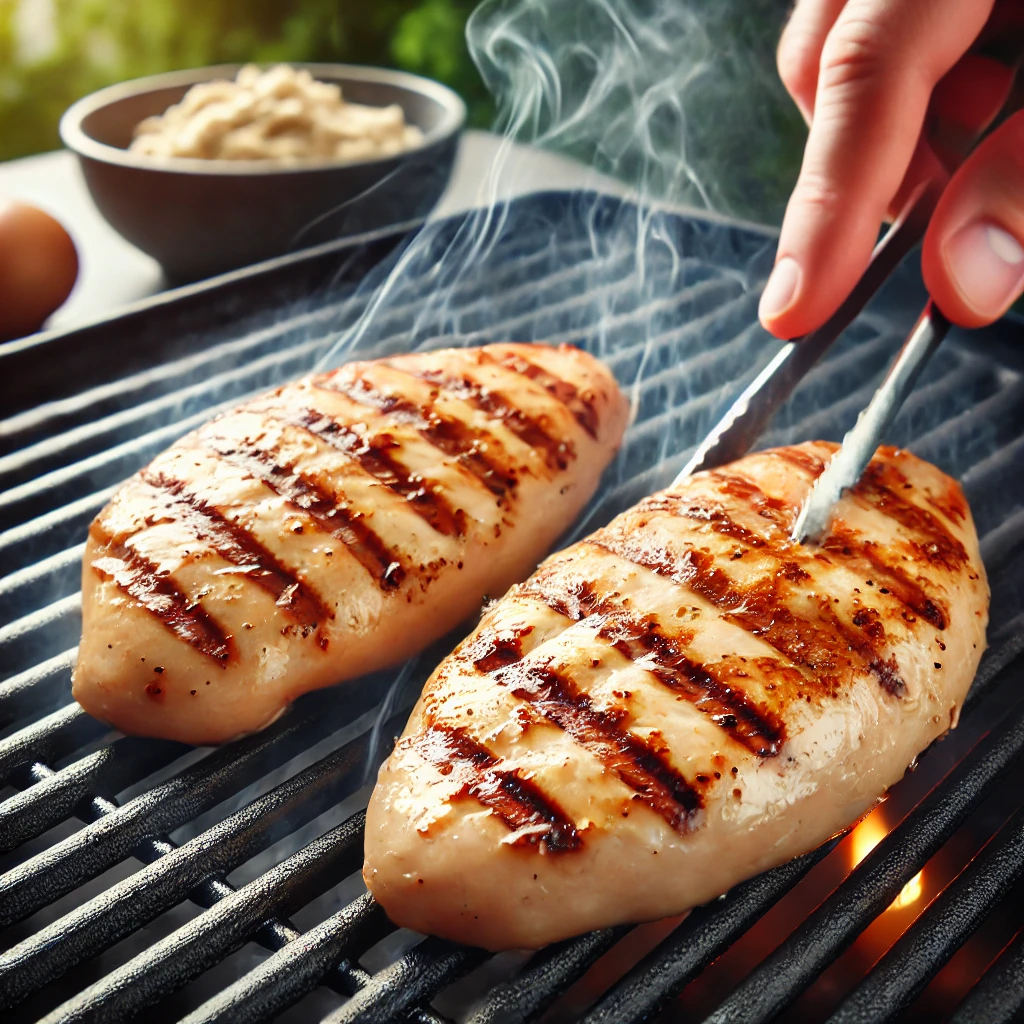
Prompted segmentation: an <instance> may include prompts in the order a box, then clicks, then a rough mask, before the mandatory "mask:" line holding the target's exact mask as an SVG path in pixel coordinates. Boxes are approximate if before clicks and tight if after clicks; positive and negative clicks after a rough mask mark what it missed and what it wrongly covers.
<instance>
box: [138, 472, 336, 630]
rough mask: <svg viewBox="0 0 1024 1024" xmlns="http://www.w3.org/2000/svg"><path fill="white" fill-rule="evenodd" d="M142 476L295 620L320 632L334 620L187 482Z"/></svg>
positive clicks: (313, 593) (151, 474)
mask: <svg viewBox="0 0 1024 1024" xmlns="http://www.w3.org/2000/svg"><path fill="white" fill-rule="evenodd" d="M140 476H141V478H142V480H144V481H145V482H146V483H147V484H149V486H150V487H153V488H155V489H156V490H158V491H160V492H161V493H162V496H163V498H164V500H165V501H166V502H167V506H168V510H169V511H170V513H171V514H172V515H174V516H175V517H176V518H178V519H179V520H180V521H181V522H183V523H185V524H186V525H187V526H188V527H189V529H190V530H191V531H192V532H193V533H194V534H195V535H196V537H197V538H198V539H199V540H203V541H206V543H208V544H209V545H210V546H211V547H212V548H213V550H214V551H215V552H216V553H217V554H218V555H219V556H220V557H221V558H223V559H224V561H226V562H230V563H231V564H232V565H235V566H238V567H240V568H244V569H245V570H246V572H245V578H246V579H248V580H252V582H253V583H255V584H256V585H257V586H258V587H261V588H262V589H263V590H265V591H267V593H269V594H270V595H271V596H272V597H273V598H274V603H275V604H276V605H277V606H278V608H280V609H281V610H282V612H284V613H285V614H286V615H288V616H289V617H290V618H292V619H294V620H295V621H296V622H299V623H301V624H302V625H303V626H304V627H306V628H308V629H309V630H316V629H317V628H318V627H319V626H320V624H322V623H324V622H326V621H327V620H328V619H333V618H334V612H333V611H332V610H331V609H330V608H328V607H327V605H326V604H324V602H323V601H322V600H321V598H320V596H319V595H318V594H317V593H316V591H314V590H313V589H312V588H311V587H310V586H309V585H308V584H306V583H303V582H302V581H301V580H300V579H299V577H298V576H297V575H296V574H295V572H294V571H293V570H291V569H289V568H288V566H286V565H284V564H283V563H282V562H280V561H278V559H277V558H276V557H275V556H274V555H273V554H271V552H269V551H268V550H267V549H266V548H265V547H264V546H263V545H262V544H261V543H260V542H259V541H258V540H257V539H256V538H255V537H254V536H253V535H252V534H251V533H250V532H249V531H248V530H246V529H245V528H244V527H242V526H240V525H239V524H238V523H233V522H231V520H229V519H227V518H226V517H225V516H224V515H222V514H221V512H220V511H219V510H218V509H217V508H215V507H214V506H213V505H210V504H209V503H208V502H206V501H204V500H203V499H202V498H200V497H199V496H198V495H197V494H195V493H193V492H192V491H191V490H189V488H188V487H187V485H186V484H185V483H184V482H183V481H181V480H176V479H173V478H171V477H168V476H166V475H164V474H163V473H154V472H152V471H151V470H148V469H146V470H143V471H142V473H141V474H140Z"/></svg>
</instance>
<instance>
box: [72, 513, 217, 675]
mask: <svg viewBox="0 0 1024 1024" xmlns="http://www.w3.org/2000/svg"><path fill="white" fill-rule="evenodd" d="M91 532H92V535H93V539H94V540H96V541H97V543H98V544H99V545H100V548H101V551H102V554H100V555H99V556H98V557H96V558H94V559H93V560H92V563H91V565H92V569H93V571H94V572H95V573H96V574H97V575H98V576H100V577H102V578H103V579H109V580H112V581H113V582H114V584H115V585H116V586H117V587H118V588H119V589H120V590H122V591H124V593H126V594H127V595H128V596H129V597H131V598H132V599H133V600H134V601H136V602H137V603H138V604H139V605H140V606H141V607H143V608H145V609H146V611H147V612H149V613H150V614H151V615H154V616H156V618H157V619H159V620H160V622H161V623H162V624H163V625H164V626H165V627H166V628H167V629H168V630H170V631H171V632H172V633H173V634H174V635H175V636H176V637H178V639H179V640H183V641H184V642H185V643H187V644H188V645H189V646H190V647H194V648H195V649H196V650H197V651H198V652H199V653H200V654H203V655H205V656H206V657H207V658H210V659H211V660H213V661H215V662H217V663H218V664H219V665H220V666H221V667H222V668H225V667H226V666H227V663H228V661H229V659H230V658H231V655H232V653H233V652H232V645H231V638H230V637H229V636H228V634H226V633H225V632H224V630H223V629H221V627H220V625H219V624H218V623H217V622H216V620H215V619H213V618H212V617H211V616H210V615H208V614H207V613H206V612H205V611H204V610H203V608H202V607H201V606H199V605H198V604H194V603H193V602H192V601H191V600H189V598H188V596H187V595H186V594H185V593H184V592H183V591H182V590H181V589H180V588H179V587H178V585H177V583H176V582H175V580H174V577H173V576H171V574H170V573H167V572H163V571H162V570H161V569H160V568H159V567H158V566H157V565H156V564H155V563H153V562H151V561H150V560H149V559H148V558H146V557H145V555H143V554H141V553H140V552H138V551H136V550H135V548H134V547H132V546H131V544H130V542H128V541H127V540H125V539H123V538H120V537H111V536H110V535H109V534H107V533H106V532H105V531H103V530H102V529H101V528H99V527H98V526H96V525H95V524H94V525H93V527H92V531H91Z"/></svg>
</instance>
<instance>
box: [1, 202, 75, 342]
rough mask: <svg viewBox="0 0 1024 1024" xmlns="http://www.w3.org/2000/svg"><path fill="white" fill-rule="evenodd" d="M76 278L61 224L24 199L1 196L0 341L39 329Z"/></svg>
mask: <svg viewBox="0 0 1024 1024" xmlns="http://www.w3.org/2000/svg"><path fill="white" fill-rule="evenodd" d="M76 277H78V253H77V252H76V251H75V243H74V242H72V241H71V236H70V235H69V234H68V233H67V231H65V230H64V228H63V226H62V225H61V224H60V223H59V222H58V221H56V220H54V219H53V217H51V216H50V215H49V214H48V213H43V211H42V210H39V209H37V208H36V207H34V206H29V205H28V203H20V202H15V201H11V200H3V199H0V341H8V340H10V339H11V338H21V337H24V335H26V334H31V333H32V332H33V331H38V330H39V328H40V327H42V325H43V321H44V320H45V319H46V318H47V317H48V316H49V315H50V314H51V313H52V312H53V311H54V310H55V309H57V308H58V306H60V305H62V304H63V302H64V300H65V299H66V298H67V297H68V295H69V294H70V293H71V289H72V287H73V286H74V283H75V278H76Z"/></svg>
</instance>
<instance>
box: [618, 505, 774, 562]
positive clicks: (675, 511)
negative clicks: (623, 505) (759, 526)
mask: <svg viewBox="0 0 1024 1024" xmlns="http://www.w3.org/2000/svg"><path fill="white" fill-rule="evenodd" d="M638 511H640V512H667V513H669V515H673V516H679V517H680V518H682V519H691V520H693V521H694V522H697V523H706V524H707V525H708V527H709V529H711V531H712V532H714V533H718V534H721V535H722V536H723V537H732V538H734V539H735V540H738V541H742V542H743V543H744V544H746V545H747V546H748V547H752V548H764V547H767V546H768V541H767V540H765V538H764V537H761V536H759V535H758V534H756V533H754V531H753V530H749V529H747V527H745V526H742V525H741V524H740V523H737V522H736V521H735V520H734V519H733V518H732V517H731V516H730V515H729V513H728V512H726V511H725V509H724V508H722V507H721V506H719V505H716V504H714V503H712V502H696V501H692V500H689V499H688V498H686V497H684V496H682V495H677V494H672V493H671V492H664V493H662V494H656V495H654V497H652V498H648V499H647V500H646V501H644V502H643V503H642V504H641V505H640V507H639V508H638Z"/></svg>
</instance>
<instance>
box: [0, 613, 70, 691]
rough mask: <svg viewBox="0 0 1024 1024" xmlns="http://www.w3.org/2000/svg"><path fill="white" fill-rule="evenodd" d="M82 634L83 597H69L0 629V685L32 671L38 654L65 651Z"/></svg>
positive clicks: (37, 659)
mask: <svg viewBox="0 0 1024 1024" xmlns="http://www.w3.org/2000/svg"><path fill="white" fill-rule="evenodd" d="M81 633H82V595H81V593H74V594H70V595H69V596H68V597H62V598H61V599H60V600H59V601H54V603H53V604H50V605H47V606H46V607H45V608H40V609H39V610H38V611H35V612H30V613H29V614H28V615H26V616H25V617H24V618H21V619H17V620H15V621H14V622H12V623H11V624H10V625H9V626H6V627H4V628H3V629H0V650H2V651H3V652H4V664H3V666H2V667H0V681H2V680H4V679H9V678H10V677H11V676H13V675H17V674H18V673H19V672H23V671H25V670H26V669H28V668H31V667H32V666H33V665H35V664H36V663H37V662H38V661H39V652H40V651H41V650H50V651H53V650H57V651H60V650H66V649H67V648H68V647H70V646H72V645H74V643H75V641H76V640H78V638H79V637H80V636H81Z"/></svg>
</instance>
